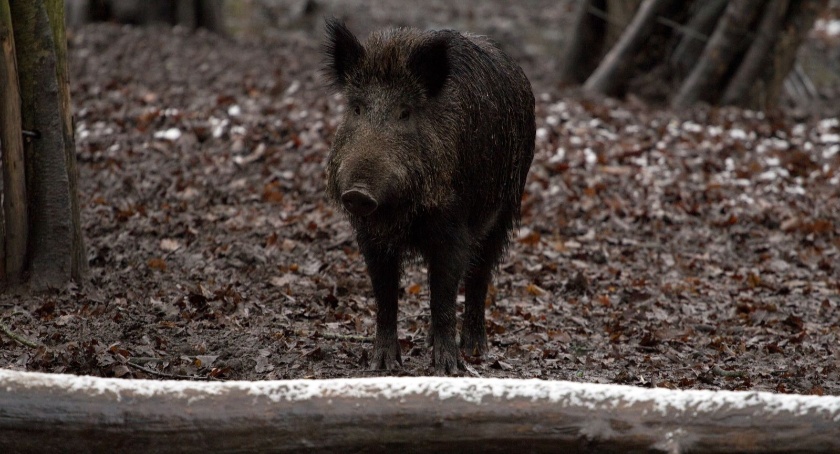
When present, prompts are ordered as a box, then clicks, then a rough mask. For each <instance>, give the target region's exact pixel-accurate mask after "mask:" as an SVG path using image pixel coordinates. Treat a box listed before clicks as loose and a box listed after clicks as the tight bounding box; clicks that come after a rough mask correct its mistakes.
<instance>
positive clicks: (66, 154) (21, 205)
mask: <svg viewBox="0 0 840 454" xmlns="http://www.w3.org/2000/svg"><path fill="white" fill-rule="evenodd" d="M0 43H1V44H2V46H3V55H2V60H3V61H2V63H0V73H2V75H0V79H2V81H3V84H2V86H0V90H1V91H2V93H0V106H2V109H3V110H2V112H3V114H4V115H3V117H2V118H3V121H2V122H0V139H2V144H0V146H2V154H3V191H4V216H3V217H4V223H3V224H4V227H5V228H4V241H3V245H4V248H3V253H4V257H3V259H2V260H0V262H2V263H3V264H4V268H5V269H4V274H3V276H2V277H3V280H4V281H5V283H6V284H10V285H14V284H17V283H20V282H22V281H23V280H24V278H26V277H28V281H29V283H30V285H31V287H32V288H34V289H36V290H43V289H47V288H58V287H61V286H63V285H64V284H66V283H67V282H68V281H70V280H71V279H74V280H81V279H82V277H83V276H84V275H85V273H86V271H87V261H86V256H85V248H84V242H83V240H82V233H81V224H80V220H79V202H78V195H77V187H76V180H77V178H76V173H77V171H76V149H75V142H74V138H73V121H72V114H71V106H70V88H69V84H68V76H67V40H66V37H65V32H64V3H63V1H62V0H30V1H8V0H0ZM22 139H23V140H22Z"/></svg>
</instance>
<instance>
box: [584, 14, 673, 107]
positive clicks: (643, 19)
mask: <svg viewBox="0 0 840 454" xmlns="http://www.w3.org/2000/svg"><path fill="white" fill-rule="evenodd" d="M672 2H673V0H644V2H642V4H641V6H640V7H639V12H638V13H637V14H636V16H634V18H633V22H631V23H630V25H628V26H627V28H626V29H625V30H624V33H622V35H621V37H620V38H619V40H618V42H617V43H616V44H615V46H613V47H612V49H610V51H609V52H607V55H606V56H605V57H604V60H603V61H602V62H601V64H600V65H599V66H598V68H597V69H596V70H595V72H594V73H592V75H591V76H590V77H589V79H587V80H586V83H585V84H584V85H583V87H584V88H585V89H587V90H589V91H594V92H598V93H605V94H614V93H615V91H616V89H617V87H618V85H619V83H621V82H622V81H623V79H624V73H625V71H626V66H627V62H628V61H629V59H630V56H631V55H633V54H635V53H636V52H638V51H639V49H640V48H641V47H642V45H643V44H644V41H645V38H647V37H648V35H649V34H650V32H651V30H652V29H653V26H654V25H655V24H656V17H657V16H658V15H659V14H660V13H661V12H662V11H664V10H665V9H666V8H668V7H669V6H670V5H671V3H672Z"/></svg>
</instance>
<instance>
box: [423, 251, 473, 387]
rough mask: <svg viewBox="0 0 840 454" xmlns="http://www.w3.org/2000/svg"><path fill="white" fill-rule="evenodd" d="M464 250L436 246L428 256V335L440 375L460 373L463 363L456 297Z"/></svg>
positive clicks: (434, 361)
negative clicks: (429, 312)
mask: <svg viewBox="0 0 840 454" xmlns="http://www.w3.org/2000/svg"><path fill="white" fill-rule="evenodd" d="M461 249H462V248H459V247H452V246H451V245H448V244H447V245H446V247H440V248H436V250H435V251H433V252H431V253H430V254H429V256H428V257H427V260H428V265H429V288H430V292H431V310H432V329H431V332H430V333H429V338H430V339H431V344H432V350H433V351H432V363H433V364H434V367H435V373H436V374H438V375H447V374H457V373H458V364H459V363H460V362H461V355H460V351H459V349H458V344H457V343H456V342H455V333H456V317H455V300H456V298H457V296H458V284H459V283H460V282H461V276H463V274H464V267H465V265H466V257H465V254H464V253H463V251H462V250H461Z"/></svg>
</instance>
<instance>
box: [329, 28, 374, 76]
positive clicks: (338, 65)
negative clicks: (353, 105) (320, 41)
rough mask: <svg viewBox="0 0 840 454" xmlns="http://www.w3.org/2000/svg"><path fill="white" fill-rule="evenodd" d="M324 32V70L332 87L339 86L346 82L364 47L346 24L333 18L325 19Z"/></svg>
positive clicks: (362, 54)
mask: <svg viewBox="0 0 840 454" xmlns="http://www.w3.org/2000/svg"><path fill="white" fill-rule="evenodd" d="M326 32H327V41H326V43H324V54H325V55H326V57H327V61H326V68H325V70H324V72H325V73H326V75H327V78H329V79H330V82H331V84H332V85H333V86H334V87H336V88H341V87H343V86H344V85H346V83H347V73H348V72H350V71H351V70H352V69H353V67H354V66H356V64H357V63H359V60H361V59H362V57H363V56H364V55H365V48H364V47H362V45H361V44H360V43H359V40H358V39H356V36H355V35H353V33H352V32H351V31H350V30H349V29H348V28H347V26H345V25H344V23H342V22H339V21H338V20H337V19H335V18H329V19H327V21H326Z"/></svg>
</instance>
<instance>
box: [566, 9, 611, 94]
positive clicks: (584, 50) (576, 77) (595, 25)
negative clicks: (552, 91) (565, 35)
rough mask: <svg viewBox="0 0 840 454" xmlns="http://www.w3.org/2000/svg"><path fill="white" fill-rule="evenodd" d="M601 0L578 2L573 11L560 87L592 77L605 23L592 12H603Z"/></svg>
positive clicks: (602, 39) (598, 56)
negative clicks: (573, 15)
mask: <svg viewBox="0 0 840 454" xmlns="http://www.w3.org/2000/svg"><path fill="white" fill-rule="evenodd" d="M605 4H606V3H605V2H604V0H579V1H578V2H577V10H576V11H575V19H574V28H573V29H572V33H571V36H569V41H568V42H567V43H566V47H565V49H564V52H563V53H564V55H563V65H562V67H561V69H560V83H561V84H564V85H565V84H580V83H583V82H584V81H585V80H586V78H587V77H588V76H589V75H590V74H592V71H593V70H594V69H595V68H596V67H597V66H598V60H599V59H600V58H601V54H602V52H601V49H603V46H604V37H605V33H606V22H605V20H604V19H603V18H601V17H598V16H595V15H594V14H592V11H591V10H592V9H596V10H600V11H603V10H604V5H605Z"/></svg>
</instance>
